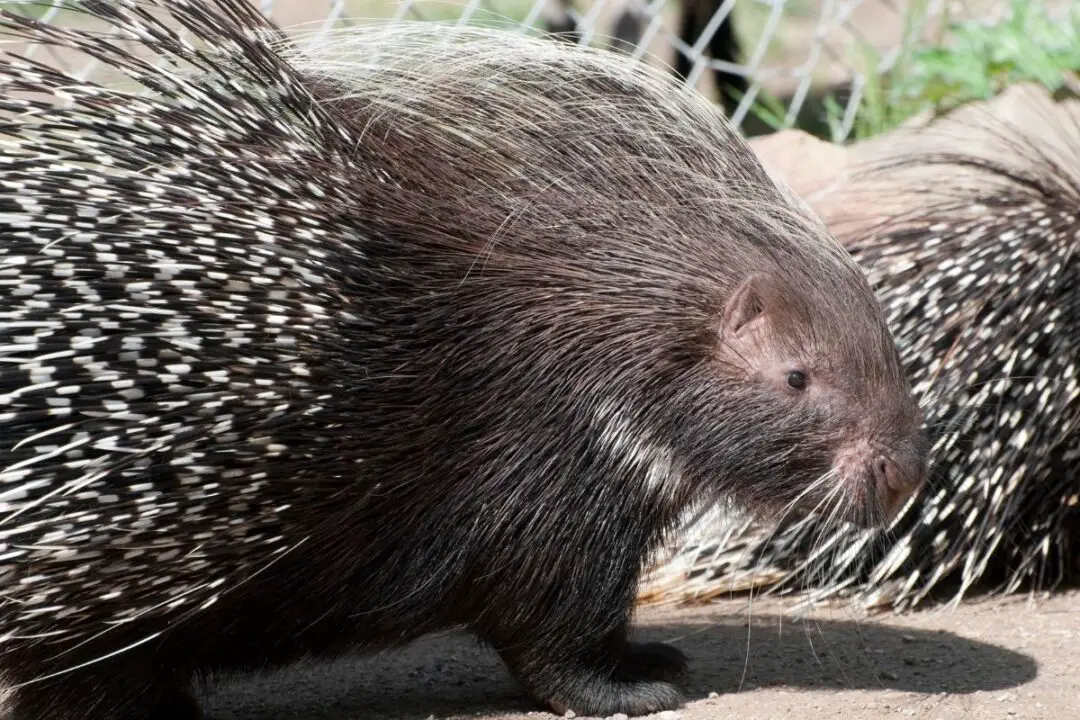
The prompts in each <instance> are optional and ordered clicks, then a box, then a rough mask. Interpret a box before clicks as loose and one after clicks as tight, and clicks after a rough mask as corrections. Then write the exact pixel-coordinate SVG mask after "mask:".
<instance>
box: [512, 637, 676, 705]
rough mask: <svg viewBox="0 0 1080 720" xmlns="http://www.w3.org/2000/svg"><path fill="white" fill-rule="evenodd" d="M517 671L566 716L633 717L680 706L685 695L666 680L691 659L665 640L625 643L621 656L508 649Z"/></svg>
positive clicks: (535, 693) (528, 685) (521, 679)
mask: <svg viewBox="0 0 1080 720" xmlns="http://www.w3.org/2000/svg"><path fill="white" fill-rule="evenodd" d="M503 659H504V660H505V661H506V663H507V665H508V666H509V668H510V670H511V672H512V673H513V674H514V676H515V677H516V678H517V679H518V681H519V682H520V683H521V684H522V685H523V686H525V687H526V688H527V689H528V690H529V691H530V694H532V695H533V697H534V698H536V700H538V701H539V702H541V703H542V704H544V705H547V706H548V707H549V708H551V710H553V711H554V712H556V713H558V714H560V715H563V714H565V713H566V711H567V710H573V711H574V713H576V714H577V715H586V716H598V717H606V716H609V715H614V714H616V713H622V714H624V715H628V716H631V717H634V716H638V715H649V714H651V713H656V712H661V711H664V710H674V709H675V708H678V707H680V706H681V705H682V704H683V703H684V702H685V700H684V698H683V694H682V692H680V691H679V689H678V688H676V687H675V686H674V685H672V684H670V683H668V682H666V680H668V679H671V678H673V677H676V676H678V675H679V674H681V673H682V672H683V671H684V670H685V668H686V658H685V656H683V654H682V653H681V652H679V651H678V650H676V649H675V648H673V647H670V646H668V645H663V644H661V643H644V644H637V643H625V644H623V647H622V651H621V652H620V653H619V655H618V658H617V659H612V658H610V657H609V658H608V660H607V661H604V660H603V658H600V657H596V656H593V657H590V658H588V659H586V658H584V657H579V658H573V657H568V656H566V655H562V656H559V657H548V656H547V655H546V654H544V655H542V656H539V657H538V656H537V655H536V654H533V653H530V654H529V655H527V656H520V655H516V656H515V655H508V654H505V653H504V654H503Z"/></svg>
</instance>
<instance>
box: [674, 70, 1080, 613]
mask: <svg viewBox="0 0 1080 720" xmlns="http://www.w3.org/2000/svg"><path fill="white" fill-rule="evenodd" d="M1012 92H1016V93H1018V94H1019V95H1020V96H1021V97H1022V99H1021V100H1019V101H1014V102H1013V104H1014V105H1015V106H1016V107H1022V108H1024V112H1023V118H1022V119H1021V118H1018V117H1008V116H996V115H991V114H990V113H989V112H988V111H985V110H977V109H974V108H973V109H969V112H966V113H964V114H963V115H961V116H959V117H958V118H945V119H943V120H941V121H938V122H937V123H935V124H933V125H931V126H930V127H929V128H926V129H917V130H912V131H908V132H907V133H905V134H900V135H898V136H897V137H896V138H895V140H894V141H893V142H891V143H890V144H891V145H894V146H895V147H896V148H897V151H896V152H890V153H887V154H886V156H885V157H884V158H878V159H877V160H875V161H874V162H872V163H869V164H868V167H866V168H864V169H863V170H862V171H861V172H858V173H857V174H856V175H855V180H854V184H853V187H858V190H850V191H848V192H851V193H856V194H854V195H853V196H852V197H850V198H846V199H845V201H844V202H843V203H842V205H843V207H846V208H850V207H852V206H854V207H857V208H860V207H861V208H863V210H862V211H861V212H859V213H857V214H852V213H847V214H844V213H842V212H841V211H839V210H833V211H832V212H831V213H830V214H834V215H835V216H836V217H835V222H834V223H832V226H833V228H834V230H835V231H836V232H837V234H838V236H839V237H840V239H841V240H842V241H843V242H844V243H845V244H846V245H847V246H848V247H849V248H850V249H851V251H852V252H853V254H854V256H855V257H856V258H857V259H858V260H859V262H860V263H861V264H863V266H864V267H866V268H867V270H868V271H869V272H870V275H871V279H872V282H873V283H874V285H875V287H876V288H877V292H878V295H879V297H880V298H881V300H882V303H883V306H884V307H885V309H886V313H887V315H888V318H889V322H890V327H891V328H892V329H893V331H894V333H895V335H896V337H897V340H898V343H899V344H900V347H901V353H902V356H903V358H904V361H905V364H906V366H907V368H908V371H909V376H910V378H911V379H912V382H913V383H914V387H915V389H916V393H917V394H919V395H921V396H922V397H923V398H932V399H933V401H932V402H929V403H927V405H928V407H932V408H933V410H932V412H930V413H929V414H928V417H927V424H928V429H929V432H930V436H931V440H932V442H933V449H932V453H931V458H932V464H933V470H932V473H931V481H930V482H929V483H928V485H927V486H926V488H925V490H924V491H923V492H921V493H920V494H918V495H916V496H915V497H914V498H913V500H912V502H911V503H910V504H909V505H908V507H907V508H905V510H904V511H903V512H901V513H900V514H899V515H898V516H897V518H896V519H895V521H894V524H893V525H892V527H889V528H883V529H876V530H866V531H862V530H858V529H855V528H851V527H844V528H835V527H830V526H829V525H828V524H827V523H823V522H822V521H821V519H820V518H814V517H810V518H806V519H800V520H799V521H797V522H796V521H793V522H790V523H786V524H785V525H783V526H782V527H780V528H778V527H777V526H775V525H772V524H769V523H761V522H757V521H754V520H752V519H746V520H739V521H736V522H734V523H732V522H730V521H728V522H723V523H719V524H715V523H714V521H711V520H706V521H703V522H702V523H700V524H699V525H697V526H696V527H693V528H691V529H690V530H689V532H688V535H687V540H686V544H685V545H684V547H682V548H681V550H680V551H679V553H680V554H681V557H680V558H679V564H680V565H681V566H683V567H686V568H688V571H689V573H690V574H691V575H692V576H693V579H692V580H689V581H688V582H686V583H685V585H683V586H682V587H681V588H680V587H679V586H680V585H682V582H681V581H679V580H677V579H673V578H672V577H662V578H661V577H658V578H657V582H659V583H660V584H661V585H662V586H663V587H665V588H666V592H675V593H678V594H682V595H683V596H692V595H698V596H707V595H710V594H713V593H715V592H718V591H724V592H727V591H728V590H729V589H730V588H732V587H737V588H741V589H749V588H759V589H762V588H768V589H769V590H771V591H774V592H777V591H779V592H789V591H799V590H808V591H809V592H810V599H820V598H828V597H835V596H853V597H854V598H855V599H856V600H858V601H859V602H861V603H863V604H865V605H866V606H869V607H882V606H891V607H894V608H896V609H903V608H908V607H911V606H914V605H918V604H920V603H923V602H925V601H928V600H938V599H942V598H951V599H952V600H953V601H960V600H962V599H963V598H964V597H966V596H967V595H968V594H969V593H970V592H971V591H972V590H979V591H983V592H990V593H1011V592H1015V591H1017V590H1021V589H1027V590H1037V589H1051V588H1053V587H1055V586H1057V585H1058V584H1059V583H1061V582H1063V581H1064V582H1071V581H1073V580H1075V578H1076V576H1077V570H1078V568H1077V565H1076V543H1077V540H1078V536H1077V527H1078V526H1077V520H1078V513H1080V472H1078V470H1080V344H1078V339H1080V320H1078V319H1080V294H1078V292H1077V287H1078V282H1080V258H1078V255H1077V251H1078V248H1080V241H1078V238H1080V219H1078V211H1080V102H1078V101H1076V100H1067V101H1064V102H1061V103H1054V102H1052V101H1051V100H1050V98H1049V97H1048V96H1047V95H1045V94H1043V93H1040V92H1037V91H1033V90H1031V89H1029V88H1024V87H1020V88H1016V89H1014V90H1013V91H1012ZM999 112H1000V111H999ZM897 197H899V200H895V201H894V200H892V199H893V198H897ZM875 198H876V200H875ZM890 202H891V203H892V204H893V208H892V209H889V210H885V209H882V208H881V205H883V204H886V205H887V204H889V203H890ZM865 213H869V214H878V215H880V216H882V217H884V218H885V219H884V220H881V221H876V222H867V220H868V219H869V215H866V214H865ZM664 572H665V571H664V570H663V569H661V572H660V574H661V575H662V574H663V573H664Z"/></svg>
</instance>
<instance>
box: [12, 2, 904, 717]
mask: <svg viewBox="0 0 1080 720" xmlns="http://www.w3.org/2000/svg"><path fill="white" fill-rule="evenodd" d="M73 5H74V6H75V9H76V10H79V11H81V12H83V13H86V14H89V15H91V16H93V17H95V18H97V19H99V20H106V21H109V22H110V23H111V24H113V25H114V26H115V29H113V30H109V31H101V30H98V29H97V28H96V27H95V28H85V29H64V28H60V27H51V26H43V25H39V24H37V23H34V22H33V21H29V20H23V19H20V18H17V17H15V16H13V15H11V14H7V13H4V14H3V15H2V18H3V20H2V25H3V27H4V28H5V33H6V34H7V35H8V36H10V37H15V38H23V39H27V40H30V41H32V42H40V43H46V44H52V45H55V46H58V47H60V48H67V49H74V48H79V49H81V50H83V51H84V52H86V53H88V54H89V55H91V56H93V57H94V58H96V59H97V60H98V61H99V62H100V63H101V64H102V65H103V66H105V67H108V68H112V69H115V70H119V71H122V72H123V73H124V74H126V75H127V76H128V77H129V78H131V79H133V80H135V81H136V83H137V84H138V85H139V86H141V88H142V89H143V90H144V91H145V94H141V95H140V94H137V93H135V92H134V91H124V90H120V89H117V88H112V89H110V88H106V87H102V86H98V85H95V84H94V83H92V82H90V81H87V80H81V79H79V78H76V77H72V76H69V75H65V74H61V73H58V72H56V71H55V70H52V69H50V68H49V67H48V66H46V65H44V64H40V63H38V62H35V61H32V60H25V59H20V58H17V57H13V56H11V55H3V56H0V82H2V83H3V84H4V88H5V93H4V97H3V99H2V100H0V108H2V112H3V114H4V118H5V119H4V122H3V124H0V133H2V136H3V143H2V144H0V151H2V155H0V159H2V160H3V163H4V165H3V167H4V175H3V183H2V185H0V223H2V225H0V237H3V244H2V245H0V282H2V283H3V286H4V293H3V294H2V295H0V457H2V464H0V500H2V504H0V513H2V514H0V540H2V542H3V543H4V545H3V554H2V556H0V582H2V584H3V588H4V594H3V601H2V602H3V606H2V607H3V613H2V615H0V638H2V640H0V643H2V644H0V649H2V653H0V675H2V676H3V679H4V681H5V682H6V683H8V684H9V685H10V686H11V687H12V688H13V694H12V696H11V698H10V700H11V704H12V709H13V710H14V714H15V718H17V720H73V719H77V720H90V719H91V718H92V719H93V720H112V719H113V718H124V720H133V719H135V720H164V718H183V719H187V718H193V717H198V715H199V713H200V711H199V706H198V703H197V702H196V701H195V699H194V696H193V694H192V693H191V691H190V690H191V683H192V680H193V679H196V678H200V677H211V676H213V675H215V674H217V673H220V672H226V671H232V670H241V669H263V668H269V667H273V666H279V665H282V664H286V663H289V662H292V661H295V660H297V659H299V658H302V657H306V656H316V657H333V656H335V655H339V654H341V653H343V652H346V651H351V650H357V649H359V650H371V649H375V648H379V647H385V646H392V645H397V644H401V643H404V642H407V641H409V640H411V639H414V638H416V637H419V636H420V635H423V634H425V633H428V632H431V631H435V630H438V629H441V628H446V627H453V626H464V627H465V628H468V629H469V630H471V631H472V632H474V633H475V634H476V635H477V636H478V637H479V638H480V639H481V640H482V641H484V642H485V643H487V644H489V645H490V646H492V647H493V648H494V649H495V650H496V651H497V652H498V653H499V654H500V656H501V657H502V658H503V659H504V660H505V661H506V663H507V665H508V666H509V668H510V670H511V671H512V673H513V674H514V676H515V677H516V678H517V679H518V680H519V681H520V682H521V683H522V684H523V685H524V687H525V688H527V689H528V690H529V691H530V692H531V694H532V695H533V696H534V697H535V698H537V699H538V700H540V701H543V702H545V703H547V704H548V705H549V706H551V707H552V708H554V709H557V710H560V711H562V710H565V709H573V710H575V711H577V712H578V713H583V714H585V713H587V714H599V715H604V714H611V713H616V712H623V713H627V714H635V715H636V714H642V713H646V712H650V711H656V710H663V709H666V708H673V707H675V706H677V705H678V704H680V703H681V701H682V697H681V694H680V693H679V691H678V690H677V689H676V687H675V686H674V685H672V684H670V683H669V682H668V681H669V680H670V679H671V678H672V676H673V675H675V674H677V673H678V672H679V671H680V670H681V669H682V667H683V665H684V658H683V656H682V655H681V653H679V652H678V651H677V650H675V649H674V648H670V647H668V646H664V645H657V644H646V645H640V644H633V643H629V642H628V639H627V638H628V627H629V619H630V614H631V609H632V605H633V600H634V594H635V588H636V583H637V580H638V578H639V573H640V570H641V564H642V561H643V559H644V558H645V557H646V556H648V554H649V553H650V551H651V550H652V549H653V548H655V547H657V546H658V544H659V543H660V542H661V541H662V539H663V538H664V536H665V533H666V532H667V531H668V530H669V529H670V528H671V527H673V526H674V524H675V522H676V520H677V519H678V518H679V517H680V516H681V515H682V513H683V512H684V510H686V509H687V508H690V507H694V506H696V505H700V504H704V503H708V502H713V501H716V500H718V499H721V498H728V499H731V500H732V501H734V502H738V503H740V504H742V505H744V506H747V507H751V508H754V509H756V510H760V511H766V512H768V511H770V510H771V511H775V512H779V511H782V510H786V509H787V508H789V507H791V506H798V507H800V508H802V509H804V510H805V509H809V508H813V507H821V506H828V507H837V508H839V509H840V510H842V511H843V512H845V513H846V515H847V516H849V517H852V518H854V519H857V520H860V521H862V522H867V523H872V522H874V521H877V520H880V519H881V518H882V517H885V516H887V514H888V513H889V512H891V511H892V509H894V508H895V506H896V505H897V503H899V502H900V501H901V500H902V499H903V498H904V497H905V495H906V493H907V492H909V491H910V490H911V489H912V488H913V487H915V486H917V485H918V483H919V482H921V478H922V475H923V473H924V448H923V443H922V434H921V432H920V414H919V409H918V407H917V405H916V404H915V402H914V399H913V396H912V394H911V392H910V389H909V387H908V385H907V383H906V380H905V379H904V376H903V372H902V371H901V367H900V363H899V357H898V355H897V352H896V348H895V345H894V343H893V341H892V339H891V337H890V335H889V333H888V331H887V328H886V325H885V321H884V318H883V316H882V313H881V310H880V307H879V305H878V302H877V300H876V298H875V297H874V295H873V292H872V290H871V288H870V286H869V284H868V283H867V281H866V279H865V277H864V275H863V274H862V272H861V271H860V269H859V268H858V267H857V265H856V264H855V263H854V262H853V261H852V260H851V259H850V257H849V256H848V255H847V253H846V252H844V251H843V249H842V248H841V247H840V246H839V245H838V244H836V243H835V241H834V240H832V238H831V237H830V236H829V235H828V233H827V232H826V231H825V229H824V228H823V226H822V225H821V224H820V223H818V222H817V221H816V220H815V219H814V218H812V216H811V215H810V213H808V212H807V210H806V209H805V208H804V207H803V206H801V205H800V204H798V202H797V201H796V200H795V199H794V198H793V196H792V195H791V194H790V193H789V192H787V191H786V190H785V189H783V188H781V187H778V186H776V185H774V184H773V183H772V182H771V181H770V180H769V178H768V176H767V175H766V174H765V172H764V171H763V170H762V168H761V166H760V165H759V164H758V163H757V161H756V159H755V158H754V156H753V154H752V153H751V152H749V150H748V148H747V147H746V146H745V145H744V144H743V143H742V142H741V141H740V140H739V138H738V137H737V135H736V134H735V133H734V132H733V131H732V129H731V128H730V126H729V125H728V124H727V123H726V122H725V121H724V120H723V117H722V115H721V114H720V113H719V112H718V111H717V110H716V109H715V108H713V107H712V106H711V104H710V103H708V102H707V101H705V100H704V99H703V98H700V97H699V96H697V95H695V94H693V93H686V92H678V91H677V90H676V88H675V85H674V83H673V82H672V81H670V80H669V79H668V78H667V77H666V75H658V74H656V73H651V72H649V71H648V70H647V69H646V68H641V67H638V68H636V69H635V68H632V67H630V66H629V65H628V64H626V63H625V62H624V61H622V60H620V59H619V58H618V57H616V56H615V55H614V54H610V53H604V52H587V51H582V50H576V49H573V48H570V47H567V46H564V45H562V44H558V43H550V42H545V41H542V40H536V39H528V38H525V37H520V36H517V35H514V34H506V33H495V32H489V31H480V30H469V29H466V28H453V27H449V28H447V27H441V28H440V27H438V26H431V25H424V24H414V25H409V24H406V25H395V26H388V27H373V28H366V29H353V30H351V31H350V32H349V33H347V34H342V35H339V36H336V39H331V38H329V37H328V38H324V39H322V41H321V42H320V43H319V44H316V45H315V46H313V47H311V48H310V49H308V50H304V51H301V50H299V49H298V46H294V45H292V44H290V43H289V42H287V41H286V40H285V38H284V37H283V36H281V35H279V34H278V33H277V31H275V30H274V29H272V28H271V27H270V26H269V25H267V24H266V23H265V21H264V20H263V19H262V18H261V16H259V15H258V14H257V12H256V11H255V10H254V8H253V7H252V6H251V4H250V3H248V2H246V0H168V1H166V0H153V1H149V0H112V1H111V2H94V1H91V0H81V1H80V2H74V3H73ZM175 26H182V27H183V28H185V29H186V31H187V32H188V34H189V35H190V37H186V38H185V37H181V36H179V35H178V34H176V31H175ZM131 41H135V42H134V44H135V47H134V49H132V50H130V51H128V50H124V49H123V48H124V46H125V45H124V43H128V42H131ZM147 58H149V60H148V59H147ZM150 60H152V61H153V62H152V63H151V62H150ZM23 91H29V93H30V94H29V95H27V96H25V97H24V96H21V95H20V92H23Z"/></svg>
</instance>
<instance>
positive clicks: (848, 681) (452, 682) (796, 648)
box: [207, 592, 1080, 720]
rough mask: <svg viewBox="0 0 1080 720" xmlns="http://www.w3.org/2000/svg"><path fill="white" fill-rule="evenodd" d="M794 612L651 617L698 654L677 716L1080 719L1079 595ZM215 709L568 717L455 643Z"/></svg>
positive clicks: (355, 664) (286, 684) (739, 603)
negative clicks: (862, 613)
mask: <svg viewBox="0 0 1080 720" xmlns="http://www.w3.org/2000/svg"><path fill="white" fill-rule="evenodd" d="M788 611H789V608H788V607H785V606H782V605H781V604H779V603H778V602H777V601H771V600H770V601H765V600H755V601H754V603H753V605H752V606H750V604H749V603H748V602H747V601H746V600H725V601H722V602H720V603H718V604H714V605H710V606H708V607H699V608H691V609H649V610H646V611H642V613H641V614H640V617H639V627H640V628H641V630H640V635H641V636H642V637H643V638H647V639H652V640H664V641H667V642H670V643H673V644H674V645H676V646H677V647H679V648H681V649H682V650H683V651H684V652H686V653H687V655H688V656H689V657H690V660H691V663H692V670H691V674H690V675H689V676H688V677H687V679H686V680H685V681H684V682H683V683H682V685H683V687H684V688H685V690H686V691H687V694H688V696H689V697H690V699H691V702H690V703H689V704H688V705H687V706H686V707H685V708H683V709H682V710H680V711H679V712H678V716H679V717H680V718H681V720H705V719H709V720H728V719H731V720H758V719H759V718H760V719H762V720H782V719H784V718H798V720H816V719H817V718H853V719H855V718H857V719H858V720H879V719H884V718H898V719H903V718H916V719H924V720H961V719H963V720H1043V719H1046V720H1067V719H1068V718H1072V717H1076V716H1077V715H1078V712H1080V593H1077V592H1074V593H1065V594H1059V595H1055V596H1052V597H1050V598H1039V599H1035V600H1032V599H1029V598H1028V597H1016V598H1011V599H1005V600H1001V599H998V600H987V601H978V602H970V603H967V604H964V605H961V606H960V607H959V608H956V609H951V608H950V609H934V610H929V611H921V612H914V613H908V614H904V615H899V616H894V615H878V616H872V617H870V618H859V617H857V616H856V615H855V614H854V613H853V611H851V610H850V609H842V608H836V609H818V610H814V611H813V612H812V614H811V615H810V617H808V618H807V619H805V620H794V619H792V617H791V614H790V613H789V612H788ZM748 620H751V621H750V622H748ZM748 627H749V628H750V630H749V632H748ZM207 709H208V714H209V716H210V718H211V719H212V720H256V718H257V719H259V720H264V719H265V718H273V719H274V720H360V719H361V718H362V719H363V720H391V719H392V720H464V719H465V718H472V719H478V720H549V719H550V720H554V718H555V717H556V716H554V715H550V714H548V713H541V712H537V711H536V708H534V707H533V706H531V705H530V704H529V703H528V701H527V700H526V699H525V698H524V696H523V695H522V693H521V691H520V690H519V689H518V687H517V686H516V685H515V683H514V682H513V681H512V680H511V679H510V677H509V676H508V674H507V673H506V671H505V669H504V668H503V666H502V665H501V664H500V663H499V661H498V660H497V659H496V658H495V657H494V656H493V655H492V654H491V653H489V652H488V651H486V650H483V649H481V648H478V647H477V646H476V644H475V643H474V642H473V641H472V640H470V639H469V638H468V637H462V636H459V635H448V636H442V637H433V638H428V639H425V640H423V641H421V642H418V643H416V644H414V645H412V646H410V647H408V648H406V649H404V650H401V651H397V652H395V653H391V654H386V655H383V656H378V657H372V658H367V659H364V660H355V661H345V662H342V663H340V664H337V665H334V666H332V667H329V668H327V667H318V668H316V667H307V668H303V669H298V670H295V671H291V672H288V673H283V674H279V675H274V676H270V677H262V678H258V679H253V680H243V681H241V682H237V683H236V684H232V685H229V686H227V687H224V688H222V689H221V690H220V691H219V692H218V693H217V694H216V695H215V696H214V697H213V698H211V702H210V703H209V705H208V708H207ZM653 717H656V716H653ZM674 717H675V716H672V715H665V716H664V718H672V720H674Z"/></svg>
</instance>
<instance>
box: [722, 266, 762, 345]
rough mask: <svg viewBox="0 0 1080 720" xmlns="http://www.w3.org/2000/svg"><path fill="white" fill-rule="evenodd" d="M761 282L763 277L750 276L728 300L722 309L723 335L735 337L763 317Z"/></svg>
mask: <svg viewBox="0 0 1080 720" xmlns="http://www.w3.org/2000/svg"><path fill="white" fill-rule="evenodd" d="M763 282H764V277H763V276H761V275H751V276H750V277H748V278H747V279H746V280H744V281H743V282H742V284H741V285H739V287H738V288H737V289H736V290H735V292H733V293H732V294H731V297H730V298H728V301H727V306H726V307H725V308H724V333H725V334H730V335H737V334H738V333H739V332H741V331H743V330H744V329H745V328H746V327H747V326H748V325H750V324H751V323H753V322H754V321H756V320H758V319H759V318H761V317H763V316H764V314H765V302H764V296H763V294H762V283H763Z"/></svg>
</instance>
